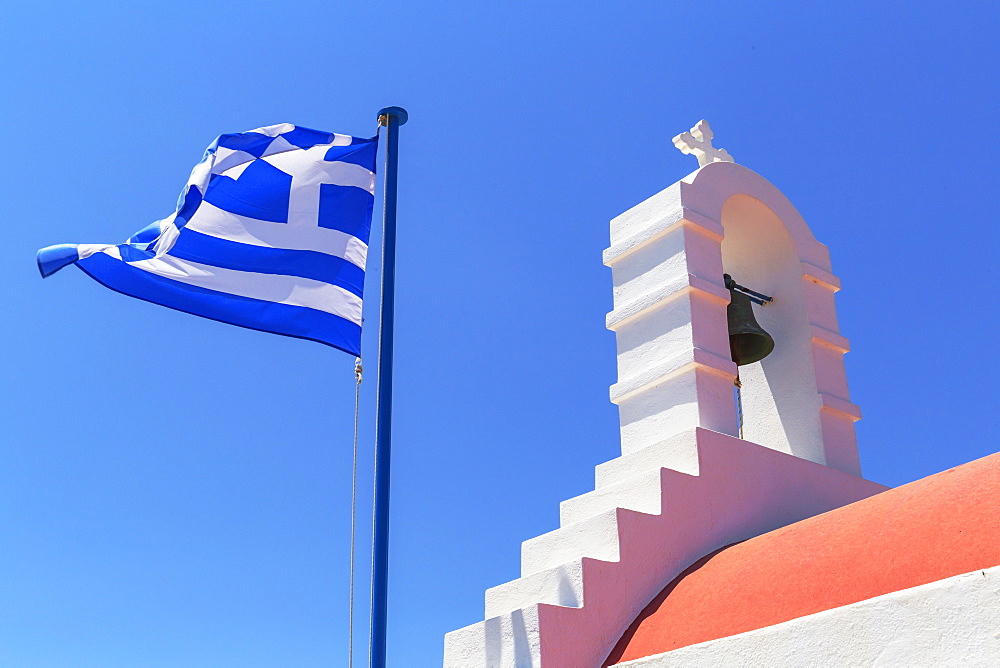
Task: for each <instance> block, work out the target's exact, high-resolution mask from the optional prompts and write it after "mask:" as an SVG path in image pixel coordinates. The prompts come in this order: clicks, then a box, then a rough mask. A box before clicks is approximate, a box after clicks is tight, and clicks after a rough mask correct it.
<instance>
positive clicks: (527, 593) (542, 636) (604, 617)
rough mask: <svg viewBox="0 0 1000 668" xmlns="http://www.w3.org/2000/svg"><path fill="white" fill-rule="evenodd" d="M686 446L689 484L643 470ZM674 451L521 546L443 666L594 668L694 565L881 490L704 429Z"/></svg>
mask: <svg viewBox="0 0 1000 668" xmlns="http://www.w3.org/2000/svg"><path fill="white" fill-rule="evenodd" d="M691 440H693V441H694V445H695V448H696V450H697V455H698V465H697V475H691V474H689V473H682V472H680V471H676V470H673V469H672V468H663V467H662V464H661V466H659V467H657V468H653V469H649V468H647V467H649V466H650V464H651V463H652V462H651V461H650V459H651V458H653V457H655V455H656V454H657V453H658V454H660V455H661V456H662V457H663V458H664V459H665V460H667V461H674V460H675V458H676V457H677V456H678V454H680V456H681V459H682V460H684V463H685V464H686V465H688V466H689V465H690V464H689V462H688V461H687V460H688V458H689V456H688V455H687V454H686V453H679V452H678V446H679V447H680V449H681V450H686V448H685V447H684V445H685V444H686V443H690V441H691ZM671 446H673V447H659V446H654V447H653V451H652V452H649V453H645V452H644V453H641V454H640V453H637V454H636V455H635V456H636V457H640V456H641V457H642V458H644V459H645V461H643V462H642V465H641V467H638V468H644V469H646V470H645V471H642V472H639V471H637V472H636V475H634V476H632V477H631V478H627V479H625V480H619V481H618V482H614V483H612V484H610V485H604V486H602V487H600V488H598V490H596V491H595V492H590V493H588V494H584V495H582V496H581V497H577V499H571V500H570V501H569V502H567V504H566V506H565V508H564V510H565V515H564V517H563V520H564V522H566V523H564V524H563V525H562V526H561V527H560V528H559V529H557V530H555V531H552V532H549V533H547V534H544V535H542V536H539V537H537V538H533V539H531V540H528V541H525V543H524V544H523V546H522V555H521V570H522V577H521V578H519V579H517V580H514V581H511V582H508V583H506V584H503V585H500V586H499V587H494V588H492V589H490V590H488V591H487V594H486V617H487V619H486V621H484V622H479V623H478V624H473V625H472V626H469V627H466V628H464V629H460V630H458V631H455V632H452V633H449V634H448V635H447V636H445V662H444V665H445V666H447V667H449V668H476V667H478V666H490V667H494V666H496V667H504V668H512V667H518V668H520V667H522V666H544V667H545V668H562V667H566V668H578V667H580V666H594V665H599V664H600V662H601V661H603V660H604V658H605V657H607V655H608V653H610V651H611V649H612V648H613V647H614V644H615V643H616V642H617V641H618V639H619V638H620V637H621V634H622V633H624V631H625V629H626V628H628V625H629V624H630V623H631V622H632V620H633V619H635V617H636V615H638V614H639V612H640V611H641V610H642V608H643V607H644V606H645V605H646V604H647V603H648V602H649V601H650V600H651V599H652V598H653V597H654V596H655V595H656V594H657V592H659V591H660V589H662V588H663V587H664V586H665V585H666V584H667V583H668V582H670V581H671V580H672V579H673V578H674V577H676V576H677V575H678V574H679V573H680V572H681V571H683V570H684V569H685V568H686V567H687V566H689V565H690V564H691V563H693V562H694V561H696V560H697V559H699V558H701V557H702V556H704V555H706V554H708V553H709V552H712V551H713V550H716V549H718V548H720V547H723V546H725V545H728V544H730V543H734V542H737V541H740V540H745V539H747V538H751V537H753V536H758V535H760V534H762V533H766V532H767V531H771V530H773V529H777V528H779V527H783V526H786V525H788V524H790V523H792V522H795V521H798V520H801V519H805V518H807V517H812V516H813V515H816V514H818V513H822V512H825V511H827V510H832V509H834V508H839V507H840V506H843V505H845V504H847V503H851V502H853V501H857V500H859V499H862V498H865V497H868V496H871V495H872V494H877V493H879V492H880V491H883V490H884V489H885V488H884V487H883V486H881V485H878V484H876V483H873V482H870V481H867V480H864V479H862V478H858V477H856V476H852V475H848V474H846V473H843V472H841V471H837V470H835V469H831V468H829V467H827V466H823V465H822V464H817V463H815V462H810V461H808V460H805V459H801V458H798V457H794V456H792V455H788V454H784V453H781V452H777V451H775V450H772V449H769V448H764V447H762V446H759V445H755V444H753V443H748V442H747V441H743V440H740V439H737V438H733V437H731V436H726V435H724V434H719V433H717V432H713V431H709V430H706V429H696V430H694V433H693V434H688V435H685V436H683V437H678V438H676V439H673V441H672V444H671ZM656 506H659V509H660V511H659V512H658V513H654V512H649V511H653V510H654V507H656ZM630 508H641V509H642V510H645V511H647V512H641V511H639V510H633V509H630ZM525 652H527V654H526V653H525Z"/></svg>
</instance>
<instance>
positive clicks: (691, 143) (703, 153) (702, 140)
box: [674, 120, 736, 167]
mask: <svg viewBox="0 0 1000 668" xmlns="http://www.w3.org/2000/svg"><path fill="white" fill-rule="evenodd" d="M714 136H715V134H714V133H713V132H712V128H711V127H709V125H708V121H706V120H700V121H698V123H697V125H695V126H694V127H693V128H691V132H682V133H680V134H679V135H677V136H676V137H674V146H676V147H677V148H678V149H680V152H681V153H685V154H687V153H693V154H694V155H696V156H697V157H698V166H699V167H704V166H705V165H707V164H709V163H711V162H736V161H735V160H733V156H731V155H729V151H727V150H726V149H724V148H715V147H714V146H712V138H713V137H714Z"/></svg>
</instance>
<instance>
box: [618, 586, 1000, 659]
mask: <svg viewBox="0 0 1000 668" xmlns="http://www.w3.org/2000/svg"><path fill="white" fill-rule="evenodd" d="M616 665H618V666H622V667H623V668H624V667H625V666H627V667H628V668H664V667H666V666H688V667H692V668H694V667H698V666H704V667H705V668H709V667H711V668H715V667H716V666H768V667H773V668H779V667H782V666H788V667H789V668H801V667H803V666H816V667H817V668H819V667H822V668H826V667H827V666H1000V566H997V567H994V568H990V569H988V570H985V571H973V572H972V573H965V574H963V575H957V576H955V577H951V578H946V579H944V580H939V581H938V582H932V583H930V584H926V585H922V586H919V587H913V588H912V589H904V590H903V591H898V592H893V593H891V594H886V595H884V596H878V597H875V598H871V599H868V600H867V601H861V602H859V603H854V604H851V605H846V606H844V607H841V608H834V609H833V610H825V611H823V612H818V613H816V614H814V615H808V616H806V617H800V618H798V619H793V620H791V621H788V622H784V623H782V624H776V625H774V626H769V627H767V628H763V629H758V630H756V631H749V632H747V633H741V634H739V635H735V636H730V637H728V638H720V639H718V640H711V641H709V642H704V643H699V644H697V645H691V646H690V647H682V648H681V649H676V650H674V651H672V652H666V653H664V654H657V655H655V656H651V657H646V658H644V659H637V660H635V661H628V662H625V663H620V664H616Z"/></svg>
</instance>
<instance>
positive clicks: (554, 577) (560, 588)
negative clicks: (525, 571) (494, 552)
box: [486, 560, 583, 619]
mask: <svg viewBox="0 0 1000 668" xmlns="http://www.w3.org/2000/svg"><path fill="white" fill-rule="evenodd" d="M533 603H548V604H551V605H561V606H563V607H567V608H579V607H580V606H582V605H583V565H582V562H581V561H579V560H577V561H571V562H570V563H568V564H563V565H561V566H557V567H555V568H549V569H546V570H544V571H539V572H538V573H532V574H531V575H528V576H526V577H523V578H518V579H517V580H511V581H510V582H505V583H504V584H502V585H499V586H496V587H491V588H489V589H487V590H486V618H487V619H489V618H490V617H496V616H497V615H502V614H504V613H507V612H511V611H512V610H518V609H520V608H524V607H527V606H529V605H531V604H533Z"/></svg>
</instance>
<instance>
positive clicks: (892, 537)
mask: <svg viewBox="0 0 1000 668" xmlns="http://www.w3.org/2000/svg"><path fill="white" fill-rule="evenodd" d="M998 498H1000V453H997V454H994V455H991V456H989V457H984V458H982V459H979V460H976V461H973V462H970V463H968V464H965V465H963V466H959V467H956V468H953V469H949V470H947V471H943V472H941V473H938V474H935V475H932V476H929V477H927V478H924V479H922V480H918V481H916V482H912V483H910V484H908V485H903V486H901V487H898V488H895V489H891V490H888V491H886V492H882V493H881V494H877V495H875V496H872V497H869V498H867V499H864V500H862V501H858V502H856V503H852V504H850V505H847V506H844V507H842V508H838V509H836V510H832V511H830V512H827V513H823V514H822V515H817V516H815V517H812V518H809V519H806V520H802V521H800V522H796V523H794V524H791V525H788V526H786V527H783V528H781V529H778V530H776V531H771V532H769V533H766V534H763V535H761V536H757V537H755V538H751V539H750V540H746V541H743V542H741V543H737V544H734V545H730V546H728V547H724V548H722V549H721V550H718V551H716V552H714V553H712V554H709V555H707V556H705V557H703V558H702V559H701V560H699V561H698V562H696V563H695V564H693V565H692V566H691V567H690V568H688V569H687V570H686V571H685V572H683V573H681V575H679V576H678V577H677V578H675V579H674V580H673V581H672V582H670V583H669V584H668V585H667V586H666V587H665V588H664V589H663V591H661V592H660V594H659V595H657V596H656V597H655V598H654V599H653V601H652V602H651V603H650V604H649V605H648V606H647V607H646V608H645V609H644V610H643V611H642V613H640V615H639V616H638V617H637V618H636V620H635V621H634V622H633V623H632V625H631V626H630V627H629V629H628V630H627V631H626V632H625V634H624V635H623V636H622V639H621V640H620V641H619V642H618V644H617V645H616V646H615V649H614V650H613V651H612V653H611V655H610V656H609V657H608V660H607V661H606V662H605V665H613V664H615V663H618V662H621V661H629V660H633V659H638V658H642V657H646V656H652V655H654V654H660V653H663V652H668V651H670V650H674V649H678V648H681V647H686V646H688V645H693V644H696V643H700V642H705V641H709V640H715V639H718V638H723V637H726V636H731V635H735V634H738V633H743V632H746V631H752V630H755V629H760V628H764V627H767V626H771V625H774V624H779V623H781V622H785V621H789V620H792V619H796V618H799V617H802V616H805V615H810V614H813V613H817V612H821V611H823V610H830V609H832V608H837V607H841V606H844V605H849V604H851V603H856V602H859V601H864V600H867V599H870V598H873V597H875V596H880V595H883V594H888V593H891V592H895V591H901V590H903V589H908V588H911V587H916V586H918V585H923V584H928V583H930V582H935V581H937V580H941V579H944V578H947V577H951V576H954V575H959V574H962V573H968V572H970V571H974V570H978V569H985V568H989V567H993V566H997V565H1000V513H998V512H997V508H996V501H997V499H998Z"/></svg>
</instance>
